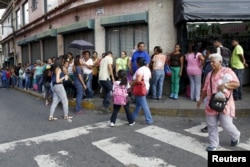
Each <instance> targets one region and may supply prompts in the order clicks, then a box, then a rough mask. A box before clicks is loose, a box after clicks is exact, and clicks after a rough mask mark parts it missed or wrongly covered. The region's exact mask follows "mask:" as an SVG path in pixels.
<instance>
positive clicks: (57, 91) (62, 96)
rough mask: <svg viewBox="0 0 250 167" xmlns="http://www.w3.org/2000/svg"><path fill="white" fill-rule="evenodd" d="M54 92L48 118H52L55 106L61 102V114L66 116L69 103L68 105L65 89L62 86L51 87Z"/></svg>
mask: <svg viewBox="0 0 250 167" xmlns="http://www.w3.org/2000/svg"><path fill="white" fill-rule="evenodd" d="M53 89H54V92H53V102H52V104H51V107H50V116H52V117H53V115H54V112H55V109H56V106H57V105H58V103H59V102H60V101H61V102H62V106H63V112H64V116H68V113H69V103H68V98H67V95H66V92H65V89H64V87H63V85H62V84H56V85H54V87H53Z"/></svg>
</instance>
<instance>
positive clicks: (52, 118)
mask: <svg viewBox="0 0 250 167" xmlns="http://www.w3.org/2000/svg"><path fill="white" fill-rule="evenodd" d="M56 120H58V118H56V117H53V116H50V117H49V121H56Z"/></svg>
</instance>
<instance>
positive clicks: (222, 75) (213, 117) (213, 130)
mask: <svg viewBox="0 0 250 167" xmlns="http://www.w3.org/2000/svg"><path fill="white" fill-rule="evenodd" d="M209 60H210V64H211V67H212V69H213V70H212V71H211V72H209V73H208V75H207V77H206V80H205V83H204V87H203V90H202V94H201V98H200V100H199V101H198V102H197V108H200V105H201V103H202V102H203V100H204V98H205V97H207V100H206V108H205V113H206V121H207V127H208V140H209V146H208V147H207V149H206V150H207V151H215V150H217V149H218V147H219V133H218V121H220V125H221V127H222V128H223V129H224V130H226V131H227V132H228V134H229V135H230V137H231V143H230V144H231V146H236V145H237V144H238V143H239V140H240V132H239V130H238V129H237V128H236V126H235V125H234V124H233V118H234V117H235V104H234V99H233V96H231V94H232V91H233V89H236V88H237V87H239V85H240V83H239V80H238V78H237V76H236V75H235V73H234V72H233V71H232V70H231V69H230V68H227V67H222V56H221V55H220V54H217V53H214V54H210V56H209ZM215 93H216V94H215ZM213 94H215V96H217V97H216V98H218V99H224V101H225V99H226V105H225V107H224V108H223V110H222V111H220V110H216V108H213V106H211V105H210V100H211V99H213V98H212V97H213Z"/></svg>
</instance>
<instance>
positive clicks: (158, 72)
mask: <svg viewBox="0 0 250 167" xmlns="http://www.w3.org/2000/svg"><path fill="white" fill-rule="evenodd" d="M165 62H166V55H163V54H162V48H161V47H160V46H156V47H155V48H154V57H153V58H152V70H153V74H152V85H151V87H152V93H153V95H152V98H153V99H157V100H160V99H161V98H162V89H163V83H164V78H165V72H164V65H165Z"/></svg>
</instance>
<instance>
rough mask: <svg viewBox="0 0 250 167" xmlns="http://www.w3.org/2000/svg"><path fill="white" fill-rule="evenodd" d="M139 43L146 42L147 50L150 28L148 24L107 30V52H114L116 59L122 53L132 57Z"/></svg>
mask: <svg viewBox="0 0 250 167" xmlns="http://www.w3.org/2000/svg"><path fill="white" fill-rule="evenodd" d="M138 42H144V43H145V46H146V47H145V49H146V50H147V48H148V47H147V46H148V26H147V25H146V24H140V25H128V26H120V27H108V28H106V50H107V51H112V52H113V55H114V57H119V56H120V54H121V51H126V52H127V54H128V55H130V54H131V51H132V50H133V49H134V47H135V46H137V43H138Z"/></svg>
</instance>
